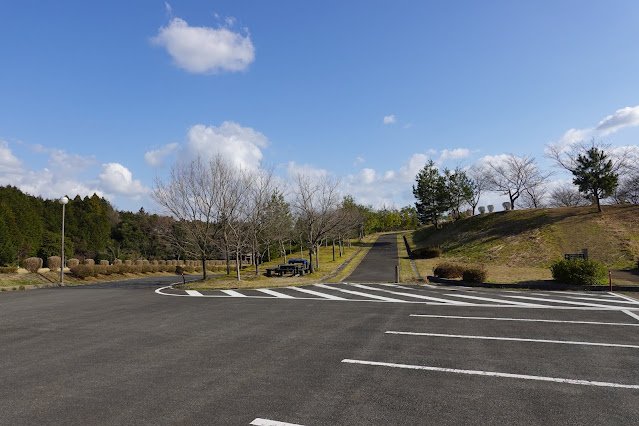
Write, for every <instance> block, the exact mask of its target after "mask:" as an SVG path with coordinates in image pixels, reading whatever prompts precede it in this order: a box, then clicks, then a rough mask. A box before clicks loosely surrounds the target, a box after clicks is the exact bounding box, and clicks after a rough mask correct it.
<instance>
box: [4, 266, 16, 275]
mask: <svg viewBox="0 0 639 426" xmlns="http://www.w3.org/2000/svg"><path fill="white" fill-rule="evenodd" d="M16 272H18V268H16V267H15V266H3V267H0V274H15V273H16Z"/></svg>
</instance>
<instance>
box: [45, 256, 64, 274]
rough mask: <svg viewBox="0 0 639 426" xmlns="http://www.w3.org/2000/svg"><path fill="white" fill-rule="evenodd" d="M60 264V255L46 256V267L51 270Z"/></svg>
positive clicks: (55, 269)
mask: <svg viewBox="0 0 639 426" xmlns="http://www.w3.org/2000/svg"><path fill="white" fill-rule="evenodd" d="M60 265H62V261H60V256H50V257H48V258H47V268H49V269H50V270H51V271H57V270H59V269H60Z"/></svg>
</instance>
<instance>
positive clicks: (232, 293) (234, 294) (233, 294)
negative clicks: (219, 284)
mask: <svg viewBox="0 0 639 426" xmlns="http://www.w3.org/2000/svg"><path fill="white" fill-rule="evenodd" d="M220 291H221V292H222V293H224V294H228V295H229V296H233V297H248V296H247V295H246V294H242V293H240V292H239V291H235V290H220Z"/></svg>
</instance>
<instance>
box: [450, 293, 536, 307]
mask: <svg viewBox="0 0 639 426" xmlns="http://www.w3.org/2000/svg"><path fill="white" fill-rule="evenodd" d="M445 296H453V297H464V298H466V299H476V300H483V301H485V302H498V303H506V304H510V305H517V306H540V305H539V304H538V303H524V302H513V301H511V300H503V299H491V298H489V297H479V296H469V295H467V294H446V295H445ZM511 297H514V296H511Z"/></svg>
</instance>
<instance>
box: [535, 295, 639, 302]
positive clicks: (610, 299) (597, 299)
mask: <svg viewBox="0 0 639 426" xmlns="http://www.w3.org/2000/svg"><path fill="white" fill-rule="evenodd" d="M538 295H539V296H544V297H558V296H559V297H562V298H566V299H574V300H587V301H589V302H611V303H633V302H630V301H627V300H619V299H616V298H613V297H608V296H605V297H604V296H599V297H583V296H569V295H565V294H562V295H555V294H539V293H538ZM549 301H551V299H549Z"/></svg>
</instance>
